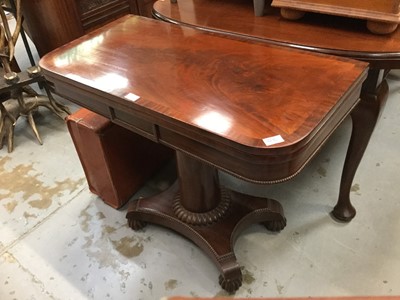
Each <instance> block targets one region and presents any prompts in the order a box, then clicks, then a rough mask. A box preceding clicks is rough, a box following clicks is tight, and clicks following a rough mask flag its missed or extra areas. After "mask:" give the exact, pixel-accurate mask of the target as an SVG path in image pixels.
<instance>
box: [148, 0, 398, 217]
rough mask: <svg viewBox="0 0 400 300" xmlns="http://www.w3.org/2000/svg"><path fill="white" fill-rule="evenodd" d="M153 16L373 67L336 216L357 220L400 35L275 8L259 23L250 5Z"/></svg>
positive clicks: (207, 2)
mask: <svg viewBox="0 0 400 300" xmlns="http://www.w3.org/2000/svg"><path fill="white" fill-rule="evenodd" d="M267 2H268V1H267ZM269 2H271V1H269ZM153 15H154V16H155V17H156V18H157V19H160V20H163V21H167V22H170V23H174V24H179V25H183V26H188V27H192V28H196V29H199V30H203V31H208V32H212V33H214V34H222V35H224V36H226V37H229V38H234V39H241V40H251V41H257V42H262V43H268V44H273V45H280V46H287V47H290V48H295V49H304V50H309V51H312V52H315V53H324V54H333V55H337V56H341V57H350V58H354V59H358V60H362V61H365V62H368V63H369V64H370V69H369V72H368V78H367V80H366V81H365V83H364V85H363V88H362V92H361V102H360V104H359V105H358V106H357V108H356V109H355V110H353V112H352V114H351V117H352V121H353V130H352V135H351V140H350V144H349V148H348V151H347V156H346V159H345V164H344V168H343V173H342V178H341V184H340V191H339V197H338V202H337V204H336V206H335V207H334V209H333V211H332V215H333V216H334V217H335V218H336V219H339V220H341V221H346V222H348V221H350V220H351V219H352V218H354V216H355V215H356V210H355V208H354V207H353V205H352V204H351V201H350V190H351V186H352V182H353V179H354V176H355V174H356V171H357V168H358V165H359V163H360V161H361V159H362V156H363V154H364V152H365V149H366V147H367V145H368V142H369V140H370V137H371V134H372V132H373V130H374V128H375V124H376V122H377V120H378V118H379V115H380V113H381V111H382V109H383V107H384V104H385V102H386V99H387V96H388V85H387V82H386V80H385V76H386V74H387V73H388V70H389V69H400V30H397V31H395V32H394V33H392V34H389V35H385V36H381V35H375V34H371V33H370V32H369V31H368V30H367V29H366V27H365V22H364V21H363V20H358V19H350V18H344V17H338V16H330V15H321V14H312V13H310V14H307V15H306V16H304V18H302V19H301V20H297V21H295V22H294V21H288V20H285V19H283V18H282V17H281V16H280V12H279V9H277V8H272V7H271V6H267V8H266V11H265V14H264V16H263V17H256V16H255V15H254V11H253V5H252V2H251V1H248V0H218V1H214V0H178V2H177V3H171V2H170V1H157V2H156V3H155V4H154V7H153ZM326 92H327V93H329V92H330V90H326ZM322 97H325V96H324V95H323V96H322Z"/></svg>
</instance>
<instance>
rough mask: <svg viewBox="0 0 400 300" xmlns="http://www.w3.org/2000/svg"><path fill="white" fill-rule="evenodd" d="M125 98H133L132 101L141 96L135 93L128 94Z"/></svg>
mask: <svg viewBox="0 0 400 300" xmlns="http://www.w3.org/2000/svg"><path fill="white" fill-rule="evenodd" d="M125 98H126V99H128V100H131V101H132V102H135V101H137V100H139V99H140V97H139V96H138V95H135V94H134V93H129V94H126V96H125Z"/></svg>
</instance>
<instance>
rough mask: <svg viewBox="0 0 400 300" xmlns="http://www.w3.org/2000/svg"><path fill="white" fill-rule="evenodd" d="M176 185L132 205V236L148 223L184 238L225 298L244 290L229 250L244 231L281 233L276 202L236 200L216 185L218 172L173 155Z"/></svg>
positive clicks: (238, 197)
mask: <svg viewBox="0 0 400 300" xmlns="http://www.w3.org/2000/svg"><path fill="white" fill-rule="evenodd" d="M177 169H178V180H177V182H175V184H174V185H173V186H171V187H170V188H169V189H168V190H166V191H164V192H162V193H161V194H158V195H155V196H152V197H149V198H142V199H139V200H137V201H134V202H132V203H131V204H130V206H129V209H128V213H127V216H126V217H127V219H128V223H129V226H130V227H132V228H133V229H134V230H138V229H140V228H142V227H143V226H144V225H145V224H146V222H150V223H155V224H159V225H162V226H165V227H168V228H171V229H173V230H175V231H177V232H179V233H180V234H182V235H184V236H186V237H187V238H188V239H190V240H191V241H193V242H194V243H195V244H197V246H199V247H200V248H201V249H202V250H203V251H205V253H206V254H208V255H209V257H210V258H212V259H213V260H214V262H215V264H216V265H217V267H218V268H219V269H220V271H221V275H220V279H219V283H220V285H221V287H222V288H223V289H225V290H227V291H228V292H234V291H236V290H237V289H238V288H239V287H240V286H241V284H242V274H241V271H240V266H239V264H238V263H237V260H236V257H235V254H234V251H233V246H234V243H235V240H236V238H237V236H238V234H239V233H240V231H241V230H243V229H244V228H245V227H247V226H249V225H251V224H253V223H263V224H264V225H265V226H266V227H267V229H269V230H272V231H279V230H281V229H283V228H284V227H285V225H286V219H285V217H284V216H283V210H282V207H281V205H280V204H279V202H277V201H275V200H271V199H266V198H259V197H253V196H250V195H244V194H240V193H237V192H234V191H231V190H228V189H226V188H225V187H223V186H221V185H220V184H219V179H218V170H217V169H216V168H215V167H213V166H211V165H208V164H205V163H203V162H201V161H199V160H197V159H194V158H192V157H190V156H188V155H186V154H184V153H182V152H177Z"/></svg>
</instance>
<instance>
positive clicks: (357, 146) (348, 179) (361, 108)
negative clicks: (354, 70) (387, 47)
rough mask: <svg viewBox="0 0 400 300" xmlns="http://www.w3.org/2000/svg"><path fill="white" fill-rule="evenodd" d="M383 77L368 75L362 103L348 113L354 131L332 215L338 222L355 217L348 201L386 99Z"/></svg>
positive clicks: (376, 73)
mask: <svg viewBox="0 0 400 300" xmlns="http://www.w3.org/2000/svg"><path fill="white" fill-rule="evenodd" d="M383 74H384V70H376V69H372V70H370V71H369V74H368V78H367V80H366V81H365V83H364V85H363V89H362V91H361V101H360V103H359V104H358V105H357V107H356V108H355V109H354V110H353V112H352V113H351V118H352V121H353V130H352V133H351V138H350V144H349V148H348V150H347V154H346V159H345V163H344V167H343V173H342V178H341V182H340V191H339V199H338V202H337V204H336V206H335V207H334V209H333V211H332V215H333V216H334V217H335V218H336V219H338V220H340V221H344V222H349V221H351V220H352V219H353V218H354V216H355V215H356V210H355V208H354V207H353V205H352V204H351V201H350V190H351V185H352V183H353V179H354V176H355V173H356V171H357V168H358V165H359V164H360V161H361V159H362V157H363V155H364V152H365V149H366V148H367V145H368V142H369V140H370V137H371V135H372V132H373V130H374V128H375V125H376V122H377V121H378V118H379V116H380V113H381V111H382V108H383V106H384V105H385V102H386V99H387V98H388V94H389V88H388V84H387V82H386V80H385V79H384V75H383Z"/></svg>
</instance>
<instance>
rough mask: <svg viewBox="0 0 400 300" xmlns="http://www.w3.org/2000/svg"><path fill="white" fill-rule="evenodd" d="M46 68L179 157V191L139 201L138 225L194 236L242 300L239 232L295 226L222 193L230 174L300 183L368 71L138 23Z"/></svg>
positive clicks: (89, 39)
mask: <svg viewBox="0 0 400 300" xmlns="http://www.w3.org/2000/svg"><path fill="white" fill-rule="evenodd" d="M143 32H146V35H143ZM40 65H41V67H42V68H43V70H44V72H45V75H46V78H47V79H48V80H50V81H51V82H53V84H54V87H55V90H56V92H57V93H59V94H60V95H62V96H64V97H66V98H68V99H71V100H72V101H74V102H76V103H77V104H79V105H82V106H84V107H86V108H88V109H90V110H92V111H95V112H97V113H99V114H102V115H104V116H106V117H108V118H110V119H111V120H112V121H113V122H115V123H117V124H120V125H122V126H124V127H126V128H128V129H130V130H132V131H134V132H137V133H139V134H141V135H143V136H145V137H147V138H149V139H151V140H153V141H156V142H159V143H162V144H164V145H167V146H169V147H171V148H173V149H175V150H176V153H177V154H176V155H177V169H178V181H177V183H176V184H175V185H174V186H172V187H171V188H170V189H168V190H167V191H165V192H164V193H162V194H160V195H156V196H153V197H150V198H146V199H140V200H139V201H135V202H132V204H131V207H130V208H129V212H128V214H127V218H128V221H129V225H130V226H131V227H132V228H134V229H139V228H141V227H142V226H143V225H144V224H145V223H146V222H150V223H156V224H161V225H163V226H166V227H169V228H172V229H174V230H176V231H178V232H180V233H181V234H183V235H185V236H187V237H188V238H189V239H191V240H192V241H193V242H195V243H196V244H197V245H198V246H199V247H201V248H202V249H203V250H204V251H205V252H206V253H207V254H208V255H209V256H210V257H211V258H212V259H213V260H214V262H215V263H216V265H217V266H218V267H219V268H220V270H221V277H220V284H221V286H222V287H223V288H224V289H226V290H228V291H230V292H233V291H235V290H236V289H237V288H238V287H239V286H240V285H241V281H242V277H241V271H240V266H239V264H238V263H237V261H236V258H235V255H234V252H233V245H234V242H235V238H236V237H237V235H238V234H239V232H240V231H241V230H242V229H243V228H244V227H246V226H248V225H249V224H251V223H255V222H260V223H263V224H265V226H266V227H267V229H269V230H273V231H279V230H281V229H283V227H284V226H285V224H286V220H285V218H284V216H283V212H282V208H281V206H280V204H279V203H278V202H277V201H274V200H271V199H261V198H257V197H252V196H249V195H242V194H239V193H236V192H233V191H230V190H228V189H226V188H225V187H222V186H221V185H220V184H219V180H218V170H221V169H222V170H225V171H227V172H229V173H230V174H233V175H235V176H237V177H239V178H243V179H246V180H249V181H252V182H259V183H276V182H281V181H283V180H287V179H290V178H291V177H293V176H294V175H295V174H297V173H298V172H299V171H300V170H301V169H302V168H303V166H305V165H306V164H307V162H308V161H309V160H310V159H311V157H312V156H313V155H314V154H315V153H316V152H317V151H318V150H319V149H320V147H321V146H322V145H323V144H324V142H325V141H326V139H328V138H329V136H330V135H331V134H332V132H333V131H334V130H335V128H336V127H337V126H338V125H339V124H340V123H341V122H342V120H343V119H344V118H345V117H346V116H347V115H348V114H349V113H350V112H351V110H352V109H353V108H354V107H355V106H356V105H357V103H358V101H359V94H360V90H361V85H362V82H363V81H364V79H365V77H366V74H367V64H365V63H363V62H357V61H354V60H348V59H343V58H336V57H333V56H321V55H315V54H312V53H309V52H304V51H297V50H293V49H288V48H284V47H275V46H270V45H267V44H259V43H252V42H243V41H238V40H233V39H226V38H222V37H219V36H216V35H209V34H205V33H202V32H201V31H198V30H193V29H190V28H184V27H181V26H175V25H172V24H167V23H165V22H160V21H156V20H151V19H146V18H141V17H137V16H130V17H125V18H122V19H119V20H118V21H115V22H113V23H111V24H109V25H107V26H105V27H103V28H102V29H101V30H97V31H95V32H93V33H91V34H90V35H87V36H85V37H82V38H80V39H78V40H76V41H74V42H72V43H70V44H68V45H65V46H64V47H61V48H59V49H58V50H56V51H54V52H51V53H49V54H48V55H46V56H45V57H44V58H43V59H42V60H41V62H40ZM321 74H324V75H325V76H321ZM326 91H329V93H326ZM121 142H122V141H121Z"/></svg>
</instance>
